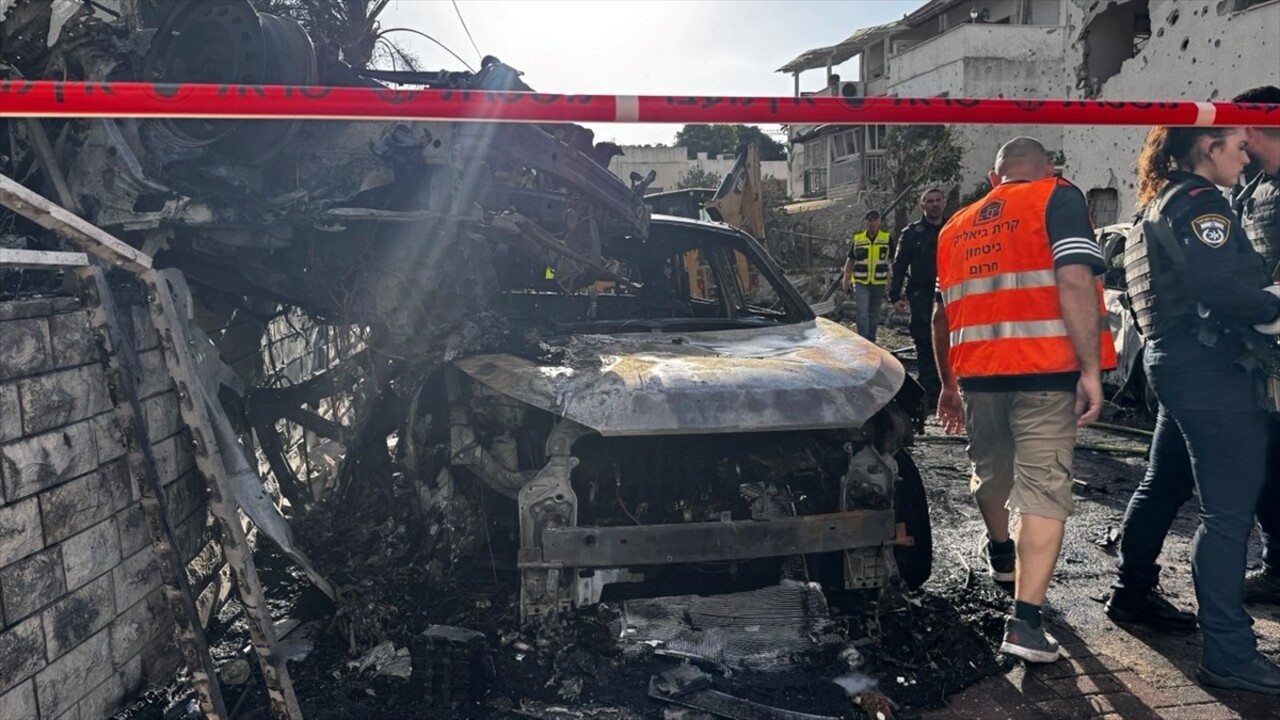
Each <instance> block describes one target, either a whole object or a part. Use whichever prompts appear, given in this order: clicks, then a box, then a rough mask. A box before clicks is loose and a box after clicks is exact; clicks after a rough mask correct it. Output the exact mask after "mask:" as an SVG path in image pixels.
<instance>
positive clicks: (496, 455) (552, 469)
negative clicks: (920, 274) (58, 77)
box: [3, 0, 931, 619]
mask: <svg viewBox="0 0 1280 720" xmlns="http://www.w3.org/2000/svg"><path fill="white" fill-rule="evenodd" d="M57 5H58V3H54V2H41V1H39V0H29V1H27V2H18V3H15V4H13V5H12V7H10V8H8V13H7V15H6V21H5V28H6V37H5V38H4V39H5V48H6V49H5V54H4V57H3V60H4V62H5V63H6V64H7V65H8V66H9V67H10V68H11V70H10V73H11V75H14V76H17V74H19V73H20V74H21V75H22V76H29V77H47V76H50V74H52V73H54V72H55V71H56V72H57V73H60V74H62V75H64V76H67V77H69V78H74V79H84V80H113V79H145V80H152V81H158V82H189V81H197V82H221V83H236V85H234V86H231V85H229V86H228V88H229V92H230V93H232V94H234V93H235V92H252V86H253V85H254V84H257V83H264V84H269V83H275V84H297V85H300V86H306V85H351V84H359V85H366V86H374V87H383V88H385V92H387V93H389V94H394V93H397V92H412V91H411V90H408V91H402V90H397V89H395V88H396V87H400V86H405V85H412V86H426V87H436V88H439V87H449V88H459V89H468V90H477V91H492V92H500V91H502V92H505V91H512V90H515V91H522V90H528V89H529V87H528V86H527V85H525V84H524V83H523V81H522V80H521V79H520V77H519V76H520V74H519V72H518V71H516V70H514V69H512V68H510V67H508V66H506V65H504V64H503V63H501V62H500V61H498V60H496V59H494V58H486V59H485V61H484V63H482V65H483V67H482V68H481V69H480V70H479V71H478V72H474V73H472V72H438V73H422V72H390V71H380V70H368V69H366V68H364V67H362V66H361V64H360V61H364V62H366V63H367V60H368V57H367V53H365V57H363V58H361V57H360V52H359V51H360V48H362V47H363V48H364V49H365V50H367V47H366V46H367V43H365V45H360V44H359V43H356V47H354V48H353V47H352V46H351V44H350V43H348V45H345V46H343V47H341V48H335V47H334V46H333V43H332V42H330V41H329V40H327V39H317V38H313V37H311V36H310V35H309V34H308V32H307V31H306V30H304V29H303V27H302V26H301V25H300V24H299V23H298V22H296V21H294V20H291V19H288V18H284V17H278V16H275V15H271V14H267V13H260V12H257V11H256V10H255V9H254V7H253V6H251V5H250V3H249V2H247V0H213V1H208V2H182V1H179V2H173V3H159V4H153V3H145V2H144V3H140V4H138V5H137V8H138V12H137V13H136V14H125V15H124V17H122V18H120V19H117V20H113V19H111V18H109V17H106V16H103V15H102V14H101V13H99V12H97V11H96V9H95V8H94V7H92V6H89V5H85V6H82V7H80V9H79V10H78V11H76V12H75V13H73V14H71V15H70V17H64V16H62V15H59V14H58V13H57V12H55V10H59V9H64V8H57V7H55V6H57ZM382 5H385V3H383V4H382ZM379 7H380V6H379ZM59 23H60V24H59ZM366 24H369V25H372V23H366ZM55 26H56V30H57V33H58V35H59V37H58V40H57V42H50V39H51V38H52V37H53V34H54V31H55ZM148 27H153V28H154V29H153V30H148V29H147V28H148ZM6 143H7V144H6V148H7V149H6V156H7V157H8V158H9V163H10V166H11V167H10V169H11V171H12V172H13V174H14V175H15V176H18V177H28V178H31V179H32V180H33V181H34V182H35V183H36V185H37V187H38V188H39V189H42V190H44V191H45V192H46V194H47V195H48V196H50V197H54V196H57V197H58V198H59V199H60V200H61V201H62V203H63V205H64V206H68V207H70V208H74V209H75V210H77V211H78V212H79V213H81V214H82V215H83V216H84V217H85V218H86V219H88V220H90V221H91V222H93V223H95V224H96V225H98V226H100V227H102V228H104V229H106V230H108V231H110V232H113V233H115V234H117V235H118V236H120V237H122V238H124V239H126V240H127V241H129V242H130V243H132V244H134V245H135V246H137V247H139V248H142V249H144V250H145V251H146V252H147V253H148V254H151V255H153V256H154V257H155V260H156V263H157V264H158V265H161V266H172V267H176V268H178V269H180V270H182V272H183V273H184V274H185V275H186V276H187V278H188V280H189V282H190V283H191V285H192V293H193V296H194V299H195V304H196V306H197V308H196V313H195V315H196V320H197V322H199V323H200V324H201V325H202V326H203V327H204V328H205V330H206V331H207V332H208V334H209V336H210V337H211V338H212V339H213V340H214V342H215V343H217V345H218V349H219V351H220V353H221V354H222V356H223V357H224V359H227V361H228V362H229V363H230V364H231V365H232V366H234V367H235V369H236V371H237V372H238V373H239V374H240V375H241V376H242V377H243V380H244V384H245V385H246V386H248V387H249V388H251V389H250V390H248V392H247V393H246V394H245V397H243V398H240V399H239V400H237V401H235V402H233V403H232V408H233V413H235V414H239V415H240V417H241V422H240V425H241V427H243V428H246V431H251V432H252V436H250V443H251V446H254V447H256V448H257V449H258V450H259V452H260V457H262V458H263V460H264V462H265V464H266V466H267V467H269V468H270V472H271V474H272V475H274V476H275V477H274V479H275V481H276V483H277V485H278V486H279V488H280V491H281V492H282V493H283V495H284V496H285V497H286V498H288V501H289V502H290V504H291V505H293V508H294V512H295V513H297V512H302V511H303V510H304V509H305V508H306V507H307V506H309V505H310V504H312V503H313V502H314V500H315V498H316V497H317V496H320V495H321V494H322V493H320V492H318V491H316V490H315V488H314V487H309V486H310V485H314V479H313V478H312V477H311V476H310V475H309V471H304V470H303V469H302V468H301V467H300V463H299V462H298V458H299V457H300V456H301V454H300V453H298V452H296V451H295V452H293V453H292V454H291V453H289V452H288V450H287V445H288V442H287V440H285V439H283V438H287V437H288V436H289V433H290V429H291V428H294V429H296V428H301V429H302V430H303V431H305V433H306V434H308V435H309V437H311V438H312V439H313V440H323V441H325V442H328V443H330V444H334V445H336V446H337V447H338V448H340V449H339V450H338V451H337V452H335V453H333V454H336V455H339V456H341V457H342V461H341V467H340V469H339V470H338V471H337V474H338V475H339V476H340V478H341V480H340V482H339V485H340V486H341V488H342V492H341V494H342V495H343V496H344V497H350V496H351V495H352V494H353V491H352V489H351V488H352V486H353V485H354V484H355V482H356V480H355V478H356V476H358V475H361V474H370V473H373V474H390V473H391V472H393V470H394V463H395V462H399V461H400V460H403V459H404V458H405V457H406V456H412V459H413V462H412V463H409V464H410V465H411V466H412V467H411V470H412V471H413V472H416V473H417V474H419V475H423V476H425V477H426V478H427V480H428V484H429V483H430V482H431V480H432V479H433V478H435V476H436V475H438V474H439V473H440V472H441V471H442V470H448V471H451V472H454V473H456V474H457V475H459V476H466V477H469V478H471V479H473V480H475V481H476V485H477V487H478V488H483V491H484V492H487V493H494V494H497V495H500V496H503V497H504V499H505V501H506V502H508V503H509V504H510V509H511V513H510V516H509V519H508V521H507V525H508V526H509V528H508V529H509V531H510V532H509V537H510V538H512V539H513V540H514V542H513V543H512V547H511V548H510V549H511V550H512V552H513V553H515V554H517V555H518V558H519V567H520V572H521V577H522V591H521V592H522V595H521V598H522V599H521V614H522V616H523V617H524V618H525V619H531V618H539V617H543V616H546V615H548V614H555V613H558V612H560V611H564V610H567V609H569V608H571V607H581V606H584V605H589V604H592V603H594V602H597V601H599V600H600V598H601V596H602V593H603V592H604V589H605V588H606V587H607V586H609V585H615V584H617V585H620V584H624V583H631V582H634V581H638V580H640V579H650V580H658V579H661V578H663V577H666V578H667V579H668V581H669V582H670V581H674V582H675V586H676V587H680V586H681V582H682V581H688V580H690V579H696V578H699V577H702V578H704V579H715V580H716V581H717V582H716V583H709V586H710V587H720V585H721V584H723V583H720V582H719V581H720V580H723V579H725V578H726V577H727V576H732V577H734V578H736V577H738V576H739V575H741V576H743V577H744V579H745V578H746V577H748V576H754V577H756V578H757V579H758V578H760V577H768V576H771V578H772V581H776V580H777V579H778V577H779V568H780V566H781V565H782V564H785V563H788V562H790V563H791V569H790V570H789V571H788V572H790V573H792V574H793V575H795V574H798V576H800V577H804V578H807V577H810V576H811V575H810V574H811V573H814V574H817V575H820V576H821V577H823V579H824V581H825V584H827V585H828V586H831V587H842V588H847V589H855V588H881V587H886V586H890V585H894V584H896V583H897V581H898V579H899V578H900V579H901V580H902V581H904V582H905V584H906V586H908V587H918V586H919V585H920V584H921V583H923V582H924V580H925V579H926V578H927V577H928V574H929V556H930V552H931V551H930V543H929V528H928V515H927V510H926V508H925V504H924V493H923V488H922V487H921V483H920V478H919V474H918V472H917V471H916V469H915V467H914V465H913V464H912V462H911V460H910V457H909V455H907V453H906V451H905V449H904V448H905V447H907V446H909V445H910V444H911V439H912V434H913V432H914V431H915V430H916V429H917V428H919V427H920V426H921V423H922V415H921V402H920V401H921V395H922V393H921V391H920V389H919V387H918V386H917V385H916V384H915V383H914V381H912V380H911V379H910V378H909V377H908V376H907V375H906V373H905V372H904V371H903V368H902V366H901V365H900V364H899V363H898V362H897V360H895V359H894V358H893V357H891V356H890V355H888V354H886V353H885V352H883V351H881V350H880V349H878V348H877V347H875V346H874V345H872V344H871V343H869V342H866V341H864V340H862V339H861V338H859V337H857V336H855V335H854V334H853V333H852V332H850V331H848V330H847V329H845V328H843V327H841V326H839V325H837V324H834V323H831V322H829V321H826V320H822V319H817V318H815V317H814V315H813V313H812V312H811V311H810V309H809V308H808V307H807V306H806V305H805V303H804V302H803V300H802V299H801V298H800V297H799V295H798V294H797V293H796V291H795V290H794V289H793V288H792V287H791V286H790V285H789V284H788V283H787V282H786V280H785V279H784V278H783V276H782V274H781V272H780V271H779V269H778V268H777V267H776V266H775V265H774V263H773V262H772V260H771V259H769V258H768V257H767V254H766V253H765V252H764V250H763V249H762V248H761V246H760V245H759V244H758V243H757V242H756V241H755V240H754V239H752V238H751V237H750V236H748V235H747V234H745V233H743V232H741V231H739V230H736V229H734V228H732V227H729V226H727V225H724V224H722V223H708V222H699V221H694V220H685V219H681V218H674V217H661V216H657V217H652V218H651V217H650V211H649V208H647V207H646V204H645V201H644V197H643V195H644V189H645V186H646V185H647V179H645V178H633V180H632V184H631V186H628V185H627V184H625V183H623V182H622V181H620V180H619V179H618V178H616V177H615V176H613V175H612V174H610V173H609V171H608V170H607V166H608V161H609V159H610V158H611V157H612V156H613V155H614V154H616V152H617V148H616V146H612V145H611V144H610V143H594V140H593V138H592V134H591V132H590V131H588V130H586V129H584V128H581V127H578V126H573V125H543V126H528V125H493V124H482V123H419V124H412V125H411V124H406V123H389V122H351V123H341V122H328V121H308V122H289V121H280V122H267V121H234V120H224V121H206V120H173V121H135V120H115V119H85V120H80V121H69V122H63V123H60V124H57V125H56V126H54V125H49V126H46V124H43V123H41V122H39V121H29V122H24V123H10V124H9V125H8V133H7V137H6ZM37 170H38V171H39V174H38V175H37ZM40 180H43V182H40ZM36 242H38V241H36ZM291 310H292V311H294V312H295V313H296V312H300V313H301V314H302V316H303V317H305V318H307V319H309V320H310V321H311V322H314V323H315V325H316V326H317V327H322V328H348V329H350V330H351V332H350V333H349V335H350V336H351V337H353V338H354V340H353V341H350V342H348V343H346V344H345V345H343V346H342V347H341V348H336V347H335V348H330V349H329V351H328V352H329V358H330V362H328V363H327V366H316V367H315V368H314V370H315V372H314V373H313V376H312V377H296V378H292V379H291V382H290V383H289V384H288V385H287V386H286V385H282V384H281V379H280V377H279V373H275V374H273V373H272V372H271V370H272V368H270V367H268V365H269V363H267V362H264V359H263V357H262V356H263V353H262V352H260V351H259V348H261V347H264V346H267V347H269V345H270V339H271V338H270V334H271V330H270V325H271V323H272V322H273V319H274V318H279V317H280V316H281V315H282V314H284V313H288V312H290V311H291ZM481 315H484V316H485V317H489V318H493V317H496V318H499V319H500V324H502V325H504V326H505V328H506V329H505V330H504V331H503V332H502V333H498V334H499V335H501V336H502V337H500V338H495V337H488V336H486V335H485V331H481V330H480V329H479V328H478V326H477V325H476V324H475V323H473V322H472V321H473V320H475V319H476V318H477V317H479V316H481ZM311 337H312V340H313V341H314V342H315V343H316V344H318V345H324V344H325V343H326V338H328V339H329V340H330V341H331V340H332V337H333V333H325V332H321V333H314V332H313V333H312V335H311ZM517 337H518V338H519V340H518V341H516V342H511V338H517ZM424 388H437V389H436V390H431V389H426V390H424ZM423 427H426V428H427V429H426V430H425V431H424V430H423V429H422V428H423ZM388 438H393V439H395V441H396V442H395V443H393V445H397V447H396V449H395V451H394V453H393V454H392V456H391V457H388V456H387V455H386V452H387V447H388ZM254 441H256V443H254ZM406 446H409V447H406ZM305 452H306V449H305V448H304V450H303V453H305ZM308 467H309V462H308ZM355 494H358V493H355ZM495 537H497V538H501V537H502V533H497V534H496V535H495ZM809 555H812V556H814V557H815V558H818V559H821V560H823V562H817V561H816V560H815V562H814V563H813V566H812V567H810V564H809V563H808V561H805V560H801V561H800V564H799V566H798V569H797V566H796V565H795V562H794V561H789V560H788V558H793V557H797V556H799V557H803V556H809ZM832 561H834V562H832ZM762 564H763V566H764V568H766V570H765V571H762ZM828 565H829V566H830V567H826V566H828ZM689 568H692V569H693V570H694V571H695V572H694V573H693V574H692V575H690V574H688V573H684V572H672V570H673V569H689ZM726 573H727V574H728V575H726ZM694 584H696V583H694ZM730 585H731V584H726V585H724V589H729V587H730Z"/></svg>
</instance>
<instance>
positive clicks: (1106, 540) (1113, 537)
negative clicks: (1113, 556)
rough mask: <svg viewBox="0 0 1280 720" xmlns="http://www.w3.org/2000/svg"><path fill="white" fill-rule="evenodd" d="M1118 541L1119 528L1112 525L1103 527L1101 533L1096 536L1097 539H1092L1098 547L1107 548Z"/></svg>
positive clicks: (1112, 546)
mask: <svg viewBox="0 0 1280 720" xmlns="http://www.w3.org/2000/svg"><path fill="white" fill-rule="evenodd" d="M1119 542H1120V528H1118V527H1116V526H1114V525H1108V526H1106V527H1105V528H1103V529H1102V534H1101V535H1100V536H1099V537H1098V539H1097V540H1094V544H1095V545H1097V546H1098V547H1102V548H1106V549H1108V550H1110V549H1112V548H1114V547H1115V546H1116V544H1117V543H1119Z"/></svg>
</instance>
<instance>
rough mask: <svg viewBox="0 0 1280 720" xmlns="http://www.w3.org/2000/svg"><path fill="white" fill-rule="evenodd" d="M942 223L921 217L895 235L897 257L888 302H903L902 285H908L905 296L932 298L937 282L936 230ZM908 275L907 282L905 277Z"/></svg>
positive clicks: (940, 227) (894, 261)
mask: <svg viewBox="0 0 1280 720" xmlns="http://www.w3.org/2000/svg"><path fill="white" fill-rule="evenodd" d="M941 229H942V224H941V223H939V224H937V225H934V224H933V223H930V222H928V221H927V220H925V219H924V218H920V219H919V220H917V221H915V222H913V223H911V224H910V225H908V226H906V227H904V228H902V232H901V233H899V234H898V254H897V255H895V256H894V257H893V277H892V279H891V280H890V282H889V302H898V301H899V300H901V299H902V286H903V283H904V282H905V283H906V284H907V296H908V297H911V298H932V297H933V291H934V286H935V285H937V283H938V231H940V230H941ZM908 276H910V277H911V280H910V282H907V277H908Z"/></svg>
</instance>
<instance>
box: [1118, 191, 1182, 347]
mask: <svg viewBox="0 0 1280 720" xmlns="http://www.w3.org/2000/svg"><path fill="white" fill-rule="evenodd" d="M1190 187H1191V184H1190V183H1170V184H1169V187H1167V188H1165V190H1164V192H1162V193H1160V196H1159V197H1158V198H1156V199H1155V200H1154V201H1152V202H1151V204H1150V205H1148V206H1147V208H1146V210H1145V211H1144V212H1143V213H1142V214H1141V215H1140V216H1139V217H1138V218H1137V219H1136V220H1135V221H1134V224H1133V229H1132V230H1130V231H1129V235H1128V237H1127V239H1126V240H1125V245H1124V277H1125V294H1126V295H1128V296H1129V309H1130V311H1131V312H1132V313H1133V316H1134V320H1136V321H1137V323H1138V331H1139V332H1140V333H1142V335H1143V337H1148V338H1151V337H1158V336H1159V335H1161V334H1163V333H1167V332H1169V331H1170V330H1171V329H1173V328H1177V327H1186V326H1187V325H1188V324H1189V323H1190V322H1191V320H1192V319H1193V318H1195V317H1196V311H1195V303H1193V302H1191V297H1190V296H1189V295H1188V294H1187V290H1186V286H1187V283H1186V280H1185V278H1184V273H1185V272H1186V267H1185V263H1183V262H1182V253H1181V249H1180V248H1179V247H1178V239H1177V238H1176V237H1174V234H1173V229H1172V228H1171V227H1169V222H1168V220H1166V219H1165V217H1164V215H1163V213H1164V209H1165V207H1166V206H1167V205H1168V204H1169V201H1170V200H1172V199H1173V198H1174V197H1175V196H1176V195H1179V194H1181V193H1182V192H1184V191H1185V190H1187V189H1189V188H1190Z"/></svg>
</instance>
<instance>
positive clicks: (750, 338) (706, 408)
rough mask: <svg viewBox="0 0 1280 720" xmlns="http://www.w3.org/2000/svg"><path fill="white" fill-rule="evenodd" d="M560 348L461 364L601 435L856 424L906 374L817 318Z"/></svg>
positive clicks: (600, 338) (591, 339)
mask: <svg viewBox="0 0 1280 720" xmlns="http://www.w3.org/2000/svg"><path fill="white" fill-rule="evenodd" d="M561 350H562V352H563V355H562V359H560V358H558V359H557V362H555V363H553V364H536V363H534V362H531V361H529V360H526V359H523V358H518V357H515V356H512V355H477V356H473V357H468V358H465V359H461V360H457V361H455V365H456V366H457V367H458V368H459V369H461V370H462V371H463V372H465V373H466V374H467V375H469V376H470V377H472V378H473V379H475V380H477V381H479V382H481V383H484V384H485V385H487V386H489V387H491V388H493V389H494V390H497V391H498V392H501V393H503V394H505V395H509V396H511V397H513V398H515V399H517V400H520V401H522V402H525V403H528V404H529V405H533V406H535V407H538V408H542V409H544V410H548V411H550V412H552V413H554V414H556V415H559V416H561V417H565V418H568V419H570V420H573V421H575V422H578V423H581V424H582V425H585V426H587V427H589V428H591V429H593V430H596V431H598V432H599V433H600V434H601V435H606V436H610V435H614V436H623V435H672V434H683V433H730V432H759V431H765V430H813V429H823V428H849V427H859V426H861V425H862V424H863V423H865V422H866V421H867V420H868V419H869V418H870V417H871V416H872V415H874V414H875V413H876V412H878V411H879V410H880V409H881V408H883V407H884V406H885V405H886V404H887V403H888V402H889V401H890V400H891V399H893V397H894V395H895V394H896V393H897V392H898V389H899V388H900V387H902V383H903V378H904V377H905V372H904V370H903V368H902V364H901V363H899V362H898V360H897V359H896V358H894V357H893V356H892V355H891V354H889V353H888V352H886V351H885V350H883V349H881V348H879V347H877V346H876V345H874V344H872V343H870V342H868V341H867V340H865V339H864V338H862V337H861V336H859V335H858V334H856V333H854V332H853V331H851V330H849V329H848V328H845V327H844V326H842V325H839V324H837V323H834V322H831V321H829V320H823V319H821V318H818V319H817V320H813V321H809V322H804V323H798V324H794V325H780V326H775V327H768V328H750V329H746V330H722V331H715V332H695V333H682V334H681V333H669V334H661V335H657V334H633V335H576V336H573V337H572V338H571V339H570V340H569V341H568V342H567V344H565V345H564V346H563V348H561ZM557 355H560V353H557Z"/></svg>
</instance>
